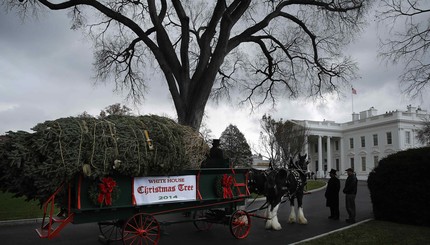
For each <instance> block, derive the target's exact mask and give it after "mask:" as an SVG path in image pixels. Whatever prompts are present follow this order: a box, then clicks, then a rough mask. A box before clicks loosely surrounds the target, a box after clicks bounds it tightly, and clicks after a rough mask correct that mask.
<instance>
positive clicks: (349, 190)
mask: <svg viewBox="0 0 430 245" xmlns="http://www.w3.org/2000/svg"><path fill="white" fill-rule="evenodd" d="M346 173H347V174H348V178H347V179H346V181H345V187H344V188H343V193H344V194H345V206H346V211H347V212H348V215H349V218H348V219H346V222H348V223H355V196H356V195H357V177H356V176H355V173H354V170H353V169H352V168H348V169H347V170H346Z"/></svg>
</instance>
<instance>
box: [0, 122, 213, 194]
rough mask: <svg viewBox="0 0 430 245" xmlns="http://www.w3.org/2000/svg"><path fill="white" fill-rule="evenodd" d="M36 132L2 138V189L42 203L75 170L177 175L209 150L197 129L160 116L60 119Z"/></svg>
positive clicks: (100, 173)
mask: <svg viewBox="0 0 430 245" xmlns="http://www.w3.org/2000/svg"><path fill="white" fill-rule="evenodd" d="M32 130H33V131H34V132H33V133H28V132H24V131H18V132H8V133H7V134H6V135H5V136H3V137H2V140H1V141H0V181H1V190H2V191H8V192H11V193H15V194H16V196H25V197H27V199H39V200H40V201H44V200H45V199H46V198H47V197H49V195H51V194H52V193H53V191H55V188H57V187H58V186H59V184H60V183H62V182H64V181H69V180H72V179H73V178H74V177H75V176H76V175H77V174H83V175H84V176H86V177H87V178H94V179H96V178H101V177H105V176H111V175H125V176H148V175H175V174H177V173H179V172H180V171H182V170H185V169H195V168H199V167H200V163H201V161H202V160H203V159H204V158H205V156H206V154H207V151H208V146H207V145H206V143H205V142H204V140H203V138H202V137H201V136H200V135H199V133H198V132H196V131H194V130H193V129H192V128H190V127H187V126H183V125H179V124H177V123H176V122H174V121H173V120H171V119H168V118H165V117H160V116H156V115H150V116H109V117H107V118H104V119H96V118H81V117H69V118H60V119H57V120H54V121H46V122H44V123H40V124H38V125H36V126H35V127H34V128H33V129H32Z"/></svg>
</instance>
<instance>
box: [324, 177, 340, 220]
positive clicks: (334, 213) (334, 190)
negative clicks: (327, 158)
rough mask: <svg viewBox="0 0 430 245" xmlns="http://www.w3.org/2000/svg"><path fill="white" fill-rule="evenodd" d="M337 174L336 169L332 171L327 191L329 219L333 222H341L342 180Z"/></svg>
mask: <svg viewBox="0 0 430 245" xmlns="http://www.w3.org/2000/svg"><path fill="white" fill-rule="evenodd" d="M336 172H337V171H336V170H334V169H331V170H330V172H329V174H330V180H329V181H328V183H327V189H326V190H325V198H326V199H327V201H326V206H327V207H329V208H330V216H329V217H328V218H329V219H333V220H339V191H340V180H339V179H338V178H337V177H336Z"/></svg>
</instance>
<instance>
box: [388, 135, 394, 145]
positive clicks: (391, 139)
mask: <svg viewBox="0 0 430 245" xmlns="http://www.w3.org/2000/svg"><path fill="white" fill-rule="evenodd" d="M392 143H393V138H392V136H391V132H387V145H391V144H392Z"/></svg>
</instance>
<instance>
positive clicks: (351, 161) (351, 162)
mask: <svg viewBox="0 0 430 245" xmlns="http://www.w3.org/2000/svg"><path fill="white" fill-rule="evenodd" d="M349 163H350V164H351V168H352V169H354V158H353V157H351V158H350V159H349Z"/></svg>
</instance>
